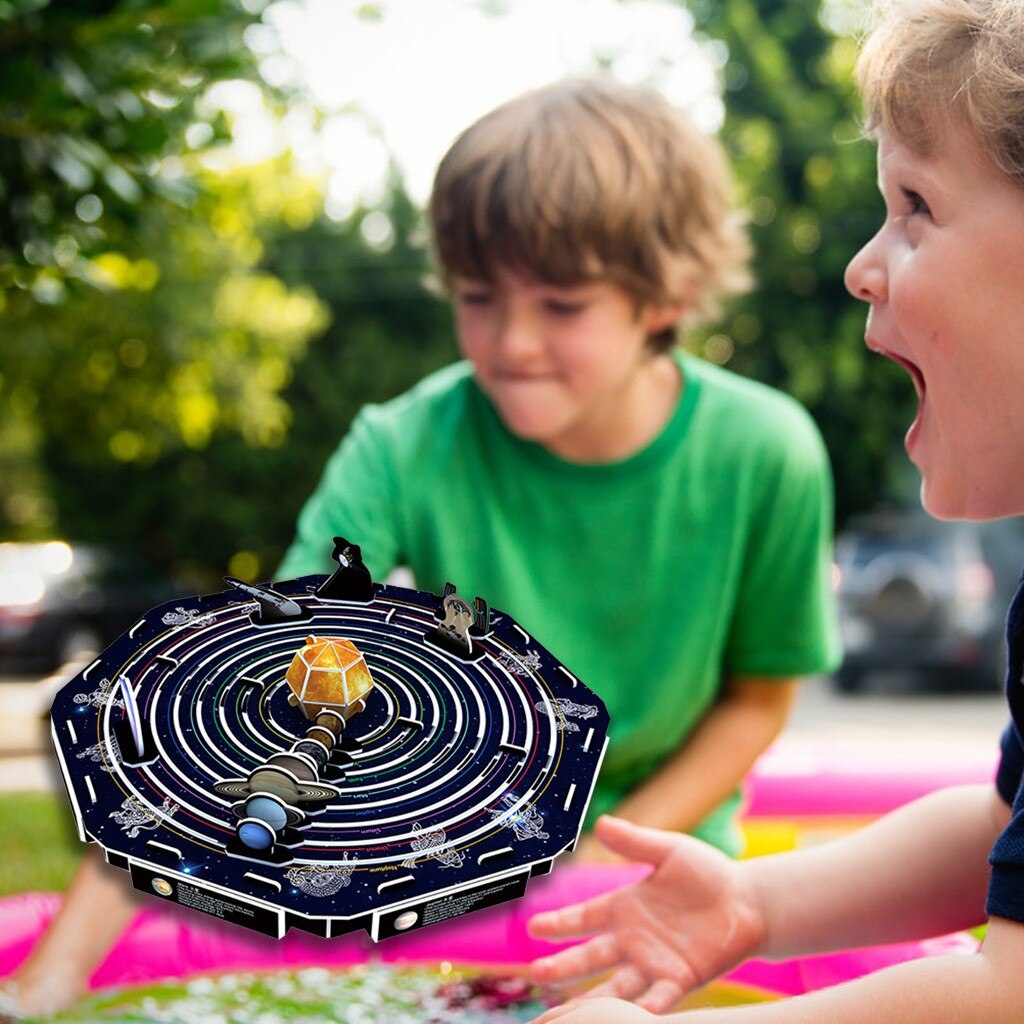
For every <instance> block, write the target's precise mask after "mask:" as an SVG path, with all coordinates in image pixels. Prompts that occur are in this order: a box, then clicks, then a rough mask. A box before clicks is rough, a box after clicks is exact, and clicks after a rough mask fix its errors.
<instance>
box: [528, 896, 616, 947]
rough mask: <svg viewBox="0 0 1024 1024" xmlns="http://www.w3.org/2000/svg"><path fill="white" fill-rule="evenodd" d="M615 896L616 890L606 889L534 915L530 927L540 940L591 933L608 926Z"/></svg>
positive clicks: (567, 937) (568, 937) (570, 937)
mask: <svg viewBox="0 0 1024 1024" xmlns="http://www.w3.org/2000/svg"><path fill="white" fill-rule="evenodd" d="M616 895H618V894H617V893H615V892H606V893H602V894H601V895H600V896H595V897H594V898H593V899H589V900H585V901H584V902H583V903H574V904H573V905H572V906H571V907H562V909H561V910H548V911H545V912H544V913H541V914H534V916H533V917H531V918H530V920H529V922H528V923H527V926H526V927H527V930H528V931H529V933H530V934H531V935H532V936H534V937H535V938H538V939H572V938H576V937H578V936H580V935H592V934H593V933H594V932H599V931H601V930H602V929H603V928H604V927H605V926H606V925H607V923H608V908H609V906H610V905H611V902H612V900H613V899H614V898H615V896H616Z"/></svg>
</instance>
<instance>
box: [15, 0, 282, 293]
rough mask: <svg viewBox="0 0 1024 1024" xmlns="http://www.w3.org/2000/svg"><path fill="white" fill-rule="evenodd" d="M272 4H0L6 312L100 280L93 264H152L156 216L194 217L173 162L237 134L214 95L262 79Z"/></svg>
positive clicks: (73, 0)
mask: <svg viewBox="0 0 1024 1024" xmlns="http://www.w3.org/2000/svg"><path fill="white" fill-rule="evenodd" d="M265 3H266V0H60V2H56V3H51V2H50V0H2V2H0V311H2V309H3V305H4V303H5V302H10V301H12V300H13V299H14V298H15V297H16V295H17V293H24V294H27V295H28V296H30V297H32V298H33V299H35V301H38V302H41V303H55V302H58V301H60V300H61V299H62V298H64V295H65V289H66V288H67V287H68V286H70V285H74V284H82V285H86V286H88V285H89V284H91V283H92V282H93V276H94V275H93V271H92V267H91V257H92V256H93V255H94V254H96V253H102V252H106V251H109V250H114V251H117V252H123V253H125V254H126V255H127V256H129V257H130V258H133V259H138V258H140V257H144V256H146V255H148V253H147V251H146V249H145V247H144V237H143V238H140V237H139V235H138V233H137V227H138V223H139V220H140V219H143V218H144V217H145V215H146V211H147V209H149V208H150V207H152V206H153V205H154V204H155V205H158V206H168V207H177V208H180V209H187V208H188V207H190V206H191V205H192V203H193V202H194V201H195V198H196V195H195V190H194V187H193V183H192V182H191V181H190V180H189V177H188V176H186V175H182V174H180V173H168V168H167V166H166V165H165V164H164V163H163V161H164V159H165V158H168V157H176V156H178V155H180V154H184V153H189V152H193V151H201V150H204V149H207V148H208V147H210V146H211V145H217V144H219V143H221V142H224V141H226V140H227V138H228V137H229V130H228V125H227V123H226V121H225V118H224V115H223V114H222V113H221V112H219V111H217V110H216V109H214V108H206V107H204V105H203V98H204V97H205V95H206V94H207V92H208V90H209V87H210V86H211V85H212V84H213V83H216V82H220V81H224V80H228V79H243V78H248V79H252V78H255V73H256V57H255V56H254V54H253V53H252V51H251V50H250V49H249V47H248V46H246V44H245V41H244V38H243V37H244V36H245V34H246V31H247V30H251V29H252V28H253V27H255V26H256V25H257V24H258V23H259V21H260V11H261V10H262V8H263V7H264V6H265Z"/></svg>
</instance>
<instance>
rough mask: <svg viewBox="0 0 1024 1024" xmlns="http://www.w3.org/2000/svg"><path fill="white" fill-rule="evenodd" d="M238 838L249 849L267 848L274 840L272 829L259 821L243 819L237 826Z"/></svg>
mask: <svg viewBox="0 0 1024 1024" xmlns="http://www.w3.org/2000/svg"><path fill="white" fill-rule="evenodd" d="M238 838H239V839H241V841H242V843H243V844H244V845H246V846H248V847H249V849H250V850H267V849H269V848H270V846H271V844H272V843H273V842H274V830H273V829H272V828H270V826H269V825H264V824H263V822H260V821H243V822H242V824H241V825H239V827H238Z"/></svg>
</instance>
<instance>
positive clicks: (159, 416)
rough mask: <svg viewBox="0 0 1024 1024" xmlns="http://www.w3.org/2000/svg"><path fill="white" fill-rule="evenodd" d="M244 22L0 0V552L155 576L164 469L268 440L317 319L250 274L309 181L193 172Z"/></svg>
mask: <svg viewBox="0 0 1024 1024" xmlns="http://www.w3.org/2000/svg"><path fill="white" fill-rule="evenodd" d="M263 6H264V0H108V2H105V3H101V4H95V3H89V4H87V3H74V2H67V0H64V2H61V3H54V4H53V5H52V6H51V5H49V4H47V3H46V2H45V0H0V197H2V201H0V338H2V344H0V473H2V475H3V477H4V481H5V486H4V488H3V493H2V494H0V534H4V535H8V536H39V535H48V534H51V533H53V532H57V531H60V532H63V533H65V534H66V535H69V536H73V537H78V538H82V539H91V540H112V539H113V540H116V541H117V542H119V543H122V544H124V545H127V546H134V547H145V548H148V549H149V551H150V553H151V554H153V555H155V556H156V557H157V558H159V559H160V560H162V561H165V562H167V561H171V560H173V559H175V558H177V557H178V556H179V536H178V530H177V528H176V526H175V523H174V517H175V513H176V510H177V508H178V507H179V506H180V505H181V504H183V503H184V502H185V501H186V500H187V499H188V497H189V482H188V480H187V479H186V478H182V477H181V475H180V474H179V473H178V472H177V469H176V467H177V465H178V462H179V461H180V460H182V459H184V458H186V457H187V454H188V453H190V452H194V451H200V450H202V449H203V448H204V447H205V446H207V445H208V444H209V443H210V442H211V441H212V440H213V439H214V438H217V437H220V436H226V435H229V434H230V435H233V436H235V437H237V438H238V439H239V440H240V443H241V444H243V445H246V446H253V447H256V448H259V447H268V446H274V445H277V444H280V443H281V442H282V440H283V438H284V436H285V433H286V430H287V427H288V423H289V412H288V407H287V404H286V403H285V402H284V401H283V400H282V398H281V391H282V390H283V389H284V388H285V387H286V386H287V385H288V383H289V382H290V380H291V374H292V366H293V364H294V363H295V362H296V361H297V360H299V359H300V358H301V357H302V356H303V355H304V353H305V350H306V346H307V344H308V343H309V341H310V340H311V339H312V338H314V337H315V336H316V335H317V334H318V333H319V332H320V331H322V330H323V328H324V327H325V325H326V323H327V320H328V312H327V309H326V307H325V306H324V305H323V304H322V303H320V302H319V300H317V299H316V297H315V296H314V295H313V293H312V292H311V291H310V289H308V288H304V287H302V286H300V285H296V286H294V287H292V286H289V285H286V284H285V283H284V282H282V281H281V280H280V279H279V278H277V277H275V276H274V275H273V274H272V273H271V272H269V271H267V270H266V269H264V268H262V267H261V260H262V258H263V255H264V244H265V242H266V240H267V239H269V238H272V237H273V234H274V232H275V231H293V230H301V229H302V228H304V227H306V226H308V225H309V224H310V223H311V222H312V221H313V220H314V218H316V217H317V216H319V214H320V210H321V207H322V194H321V183H320V182H317V181H310V180H303V179H302V178H300V176H298V175H297V174H296V173H295V172H294V171H293V170H292V168H291V163H290V158H288V157H281V158H279V159H276V160H272V161H268V162H267V163H265V164H263V165H258V166H255V167H245V168H238V169H235V170H221V171H215V170H213V169H212V168H213V167H214V166H216V165H218V164H221V165H223V163H224V161H223V159H220V160H218V157H219V156H220V155H221V154H222V153H223V152H224V150H225V148H226V146H225V144H226V142H227V141H228V140H229V139H230V129H231V126H230V123H229V120H228V118H227V117H226V116H225V115H224V114H223V113H222V112H220V111H219V108H218V105H217V104H216V103H214V102H212V101H211V100H210V93H209V90H210V86H211V85H212V84H214V83H219V82H223V81H225V80H227V79H237V78H240V77H247V78H255V77H256V71H257V68H256V64H257V59H258V58H257V57H256V56H255V55H254V53H253V52H251V50H250V48H249V46H248V43H247V41H249V40H251V38H252V37H251V35H250V33H251V32H253V31H259V32H262V33H264V35H265V34H266V33H267V32H269V31H270V30H269V28H268V27H267V26H265V25H262V24H261V22H260V17H259V15H260V11H261V10H262V8H263ZM259 41H260V47H259V48H260V49H261V50H262V51H264V52H265V51H266V50H267V40H266V39H265V38H264V37H263V36H260V37H259ZM248 87H249V88H250V89H257V90H259V91H260V92H261V93H262V94H263V95H264V97H266V96H267V95H268V90H267V89H266V87H265V86H263V85H262V84H260V83H258V82H256V83H253V84H251V85H250V86H248ZM168 468H170V470H171V471H170V472H166V471H167V470H168ZM175 486H177V487H183V488H184V490H183V491H182V492H181V494H176V493H172V491H173V488H174V487H175ZM211 491H213V492H215V491H216V487H213V488H212V489H211ZM191 497H192V498H193V499H194V497H195V495H194V494H192V495H191ZM210 500H211V501H215V500H216V497H215V494H213V493H211V495H210ZM203 551H207V552H208V549H203V547H202V545H199V546H198V552H199V553H198V555H197V558H198V561H199V563H200V564H201V563H202V560H203ZM190 554H193V555H194V554H196V553H195V552H190ZM224 557H225V556H224V553H223V552H220V553H219V555H218V557H217V563H218V564H220V563H222V562H223V560H224Z"/></svg>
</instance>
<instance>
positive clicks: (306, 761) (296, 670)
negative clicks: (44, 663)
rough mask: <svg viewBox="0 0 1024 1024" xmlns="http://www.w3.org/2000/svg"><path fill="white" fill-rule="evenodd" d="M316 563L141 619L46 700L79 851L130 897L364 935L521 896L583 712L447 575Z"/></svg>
mask: <svg viewBox="0 0 1024 1024" xmlns="http://www.w3.org/2000/svg"><path fill="white" fill-rule="evenodd" d="M334 557H335V560H336V561H337V563H338V568H337V570H336V571H335V573H334V574H333V575H331V576H303V577H301V578H299V579H296V580H288V581H286V582H281V583H275V584H273V586H264V585H260V586H252V585H249V584H246V583H242V582H241V581H239V580H235V579H231V578H230V577H229V578H227V580H226V582H227V583H228V584H229V585H230V589H228V590H225V591H224V592H223V593H219V594H213V595H207V596H205V597H193V598H187V599H184V600H181V601H175V602H171V603H169V604H166V605H162V606H160V607H159V608H156V609H154V610H153V611H152V612H150V613H149V614H147V615H146V616H145V617H144V618H143V619H141V620H140V621H138V622H137V623H135V625H133V626H132V627H131V629H129V630H128V631H127V632H126V633H124V634H123V635H122V636H121V637H119V638H118V639H117V640H116V641H114V643H113V644H111V645H110V647H108V648H107V649H106V650H105V651H104V652H103V654H102V655H100V657H99V658H97V659H96V660H95V661H94V662H92V664H90V665H89V666H88V667H87V668H85V669H84V671H82V672H81V673H80V674H79V675H77V676H76V677H75V678H74V679H73V680H72V681H71V682H70V683H68V684H67V686H65V687H64V688H63V689H62V690H61V691H60V693H59V694H58V695H57V698H56V700H55V701H54V703H53V708H52V712H51V718H52V730H53V739H54V745H55V747H56V751H57V758H58V760H59V762H60V767H61V771H62V772H63V775H64V781H65V783H66V785H67V789H68V794H69V795H70V798H71V804H72V808H73V810H74V815H75V821H76V823H77V826H78V834H79V837H80V838H81V839H82V840H83V841H85V842H95V843H98V844H99V845H100V846H101V847H102V848H103V850H104V852H105V854H106V858H107V861H108V862H109V863H110V864H112V865H114V866H116V867H120V868H125V869H126V870H128V871H129V872H130V873H131V878H132V883H133V884H134V886H135V887H136V888H137V889H140V890H143V891H145V892H150V893H155V894H156V895H157V896H160V897H162V898H163V899H166V900H170V901H173V902H175V903H178V904H180V905H181V906H183V907H190V908H192V909H194V910H199V911H203V912H204V913H206V914H210V915H212V916H214V917H217V918H220V919H223V920H227V921H232V922H235V923H237V924H240V925H244V926H245V927H248V928H252V929H254V930H256V931H259V932H263V933H264V934H267V935H272V936H275V937H278V938H280V937H281V936H283V935H284V934H285V932H286V931H287V930H288V929H289V928H291V927H296V928H300V929H303V930H306V931H309V932H313V933H314V934H317V935H323V936H334V935H341V934H344V933H345V932H350V931H354V930H357V929H360V928H362V929H365V930H366V931H367V932H368V933H369V934H370V936H371V937H372V938H373V939H374V940H380V939H384V938H388V937H389V936H392V935H395V934H397V933H400V932H404V931H409V930H410V929H414V928H419V927H422V926H424V925H429V924H433V923H435V922H439V921H444V920H447V919H449V918H453V917H457V916H460V915H462V914H465V913H468V912H470V911H472V910H478V909H482V908H484V907H489V906H492V905H494V904H497V903H501V902H503V901H505V900H509V899H515V898H517V897H519V896H522V895H523V893H524V892H525V889H526V883H527V880H528V879H529V878H530V877H531V876H532V875H539V874H544V873H546V872H547V871H549V870H550V869H551V865H552V862H553V861H554V858H555V857H556V856H558V854H560V853H563V852H565V851H568V850H571V849H572V848H573V846H574V845H575V843H576V840H577V839H578V837H579V833H580V830H581V828H582V824H583V819H584V815H585V812H586V809H587V804H588V803H589V800H590V796H591V793H592V792H593V787H594V783H595V781H596V779H597V774H598V771H599V769H600V766H601V759H602V757H603V756H604V751H605V746H606V743H607V732H608V713H607V711H606V710H605V707H604V705H603V703H602V702H601V700H600V699H599V698H598V697H597V696H595V695H594V694H593V693H592V692H591V691H590V690H588V689H587V688H586V686H584V685H583V683H582V682H581V681H580V680H578V679H577V678H575V676H573V674H572V673H571V672H570V671H569V670H568V669H566V668H565V667H564V666H563V665H561V664H560V663H559V662H558V661H557V660H556V658H555V657H554V656H553V655H552V654H550V653H549V652H548V651H547V650H545V649H544V647H542V646H541V645H540V644H539V643H538V642H537V641H536V640H535V639H534V638H533V637H532V636H530V635H529V634H528V633H527V632H526V631H525V630H524V629H523V628H521V627H520V626H519V625H518V624H517V623H516V622H515V621H514V620H513V619H512V618H511V617H510V616H509V615H507V614H506V613H504V612H500V611H496V610H494V609H490V608H488V606H487V604H486V603H485V602H484V601H483V600H482V599H481V598H479V597H477V598H476V599H475V600H474V601H473V603H472V604H470V603H469V602H468V601H466V600H465V599H464V598H463V597H461V596H460V595H459V594H458V593H457V592H456V588H455V587H454V586H452V585H451V584H448V585H447V586H446V587H445V591H444V594H443V595H441V596H438V595H436V594H430V593H426V592H423V591H418V590H409V589H405V588H401V587H394V586H383V585H381V584H377V583H374V582H373V581H372V580H371V578H370V573H369V572H368V570H367V569H366V567H365V566H364V565H363V563H362V560H361V556H360V551H359V548H358V547H357V546H356V545H355V544H350V543H349V542H348V541H346V540H345V539H344V538H340V537H336V538H335V547H334Z"/></svg>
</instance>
